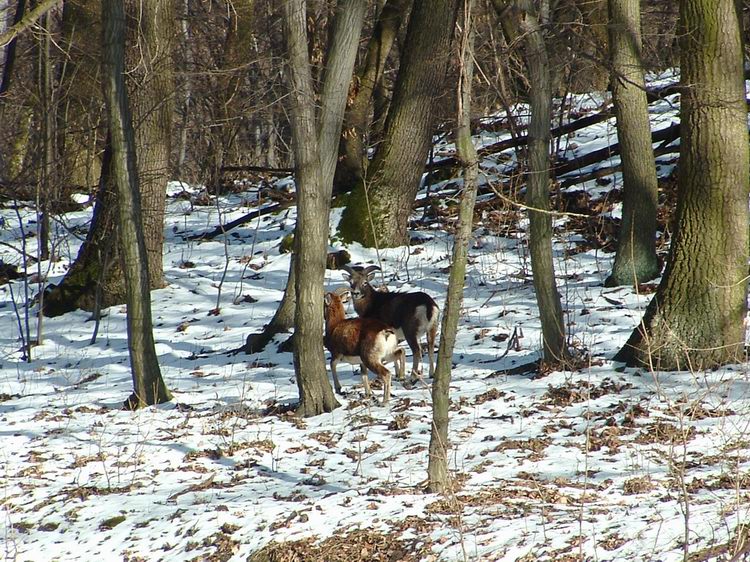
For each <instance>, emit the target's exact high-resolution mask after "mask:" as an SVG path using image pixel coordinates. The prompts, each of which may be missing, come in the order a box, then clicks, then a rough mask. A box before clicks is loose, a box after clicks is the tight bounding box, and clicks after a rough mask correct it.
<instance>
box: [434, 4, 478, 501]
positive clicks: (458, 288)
mask: <svg viewBox="0 0 750 562" xmlns="http://www.w3.org/2000/svg"><path fill="white" fill-rule="evenodd" d="M471 9H472V0H464V6H463V21H462V23H461V29H462V30H463V33H462V37H461V47H460V53H459V60H460V61H461V69H460V70H461V72H460V75H459V84H458V96H457V99H458V111H457V114H458V115H457V125H458V126H457V129H456V148H457V153H458V154H457V155H458V159H459V160H460V162H461V167H462V168H463V171H464V172H463V178H464V187H463V193H462V195H461V205H460V209H459V216H458V225H457V228H456V234H455V238H454V239H453V256H452V259H451V271H450V276H449V278H448V294H447V296H446V299H445V308H444V310H443V321H442V322H443V324H442V327H441V331H440V345H439V346H438V356H437V366H436V368H435V378H434V379H433V381H432V430H431V432H430V448H429V461H428V464H427V479H428V484H427V487H428V489H429V491H431V492H444V491H446V490H448V489H450V474H449V472H448V449H449V445H450V444H449V442H448V412H449V409H450V393H449V391H450V382H451V370H452V368H453V348H454V347H455V343H456V332H457V331H458V319H459V315H460V312H461V303H462V302H463V294H464V281H465V279H466V258H467V255H468V252H469V241H470V239H471V232H472V227H473V223H474V202H475V201H476V197H477V176H478V174H479V160H478V158H477V151H476V149H475V148H474V144H473V142H472V140H471V80H472V77H473V73H474V58H473V55H474V49H473V46H474V29H473V26H472V22H471Z"/></svg>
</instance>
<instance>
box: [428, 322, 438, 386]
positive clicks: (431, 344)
mask: <svg viewBox="0 0 750 562" xmlns="http://www.w3.org/2000/svg"><path fill="white" fill-rule="evenodd" d="M436 336H437V322H436V323H435V324H433V325H432V326H430V329H429V330H427V357H428V358H429V360H430V378H433V377H434V376H435V337H436Z"/></svg>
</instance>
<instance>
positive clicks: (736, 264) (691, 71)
mask: <svg viewBox="0 0 750 562" xmlns="http://www.w3.org/2000/svg"><path fill="white" fill-rule="evenodd" d="M739 5H740V3H739V2H735V1H734V0H682V1H681V3H680V20H681V29H682V35H681V39H680V43H681V45H680V46H681V59H682V60H681V84H682V88H683V93H682V96H681V97H682V100H681V129H682V134H681V145H680V167H679V179H678V203H677V215H676V228H675V233H674V236H673V238H672V246H671V248H670V255H669V260H668V264H667V268H666V270H665V273H664V275H663V277H662V280H661V283H660V284H659V287H658V289H657V291H656V293H655V294H654V297H653V299H652V300H651V302H650V303H649V305H648V307H647V308H646V312H645V314H644V317H643V321H642V322H641V325H640V326H638V327H637V328H636V329H635V330H634V331H633V333H632V335H631V336H630V339H629V340H628V342H627V343H626V344H625V346H624V347H623V348H622V349H621V350H620V351H619V353H618V354H617V355H616V356H615V360H618V361H625V362H626V363H628V364H629V365H640V366H645V367H648V368H652V369H661V370H678V369H679V370H682V369H690V370H694V369H695V370H703V369H710V368H713V367H717V366H720V365H723V364H726V363H731V362H735V361H738V360H741V359H742V357H743V353H744V344H745V329H744V324H743V322H744V319H745V314H746V309H747V301H746V299H747V277H746V276H747V263H748V226H747V225H748V204H747V201H748V184H749V180H748V177H749V176H750V164H749V160H750V154H749V151H748V131H747V107H746V102H745V84H744V79H743V47H744V45H743V38H742V15H741V10H740V8H739Z"/></svg>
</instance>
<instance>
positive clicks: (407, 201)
mask: <svg viewBox="0 0 750 562" xmlns="http://www.w3.org/2000/svg"><path fill="white" fill-rule="evenodd" d="M456 4H457V0H415V2H414V8H413V9H412V14H411V18H410V19H409V27H408V30H407V36H406V44H405V46H404V51H403V57H402V60H401V67H400V70H399V73H398V79H397V81H396V87H395V91H394V94H393V100H392V101H391V105H390V109H389V110H388V116H387V118H386V122H385V131H384V137H383V141H382V142H381V143H380V145H379V148H378V151H377V154H376V155H375V158H374V159H373V161H372V163H371V164H370V166H369V167H368V170H367V177H366V179H365V181H364V182H362V183H360V184H358V185H357V186H356V187H355V189H354V190H353V191H352V194H351V196H350V198H349V200H348V201H347V206H346V208H345V209H344V212H343V215H342V219H341V223H340V224H339V231H340V234H341V237H342V238H343V239H344V240H345V241H357V242H361V243H362V244H364V245H366V246H375V245H377V246H399V245H403V244H406V243H407V242H408V232H407V228H408V225H409V215H410V214H411V209H412V205H413V203H414V199H415V197H416V194H417V191H419V186H420V179H421V177H422V174H423V172H424V166H425V163H426V161H427V156H428V154H429V151H430V146H431V144H432V143H431V141H432V127H433V120H434V115H435V110H436V109H437V104H436V102H437V101H438V100H440V99H441V93H442V91H443V86H444V82H445V74H446V68H447V62H448V52H449V50H450V41H451V37H452V35H453V28H454V25H455V20H456Z"/></svg>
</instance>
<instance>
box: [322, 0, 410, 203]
mask: <svg viewBox="0 0 750 562" xmlns="http://www.w3.org/2000/svg"><path fill="white" fill-rule="evenodd" d="M410 4H411V0H387V1H386V3H385V5H384V6H383V9H382V10H381V11H380V15H379V16H378V21H377V23H376V24H375V27H374V28H373V31H372V37H370V41H369V42H368V44H367V53H366V54H365V60H364V62H363V63H362V68H361V69H360V71H359V72H358V73H357V75H356V76H355V78H354V82H353V85H352V93H353V99H352V101H351V104H350V105H349V107H348V109H347V110H346V116H345V118H344V127H343V128H344V132H343V134H342V135H341V144H340V146H339V156H340V157H339V161H338V165H337V166H336V174H335V177H334V181H333V192H334V193H342V192H344V191H348V190H350V189H351V188H352V187H353V186H355V185H356V184H357V183H359V182H361V181H362V178H363V177H364V173H365V168H366V162H367V137H368V134H367V133H368V130H369V123H370V114H371V112H372V104H373V96H374V94H375V87H376V85H377V84H378V83H380V81H381V80H382V78H383V73H384V71H385V63H386V60H387V59H388V55H389V54H390V52H391V47H392V46H393V43H394V41H395V40H396V35H397V33H398V30H399V28H400V27H401V21H402V19H403V18H404V15H405V14H406V11H407V9H408V7H409V5H410Z"/></svg>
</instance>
